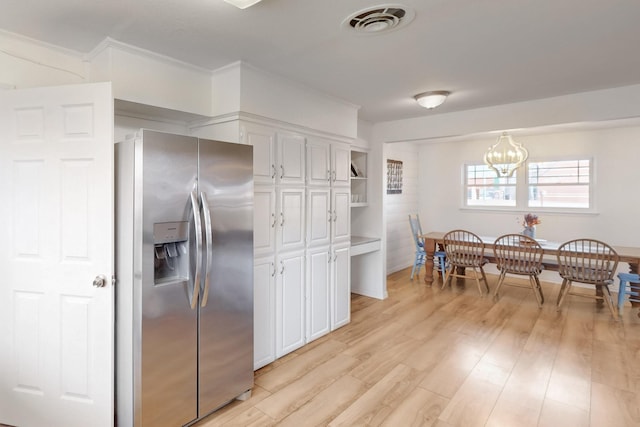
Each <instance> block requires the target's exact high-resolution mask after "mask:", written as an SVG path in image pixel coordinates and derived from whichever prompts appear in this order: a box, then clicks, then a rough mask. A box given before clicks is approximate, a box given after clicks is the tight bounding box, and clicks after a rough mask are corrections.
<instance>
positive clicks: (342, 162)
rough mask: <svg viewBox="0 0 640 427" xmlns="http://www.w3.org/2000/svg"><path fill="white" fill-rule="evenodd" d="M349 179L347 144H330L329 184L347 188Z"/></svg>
mask: <svg viewBox="0 0 640 427" xmlns="http://www.w3.org/2000/svg"><path fill="white" fill-rule="evenodd" d="M350 178H351V149H350V147H349V144H344V143H339V142H335V143H332V144H331V183H332V184H333V185H345V186H348V185H349V182H350Z"/></svg>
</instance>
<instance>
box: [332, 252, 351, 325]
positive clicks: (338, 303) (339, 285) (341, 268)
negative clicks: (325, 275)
mask: <svg viewBox="0 0 640 427" xmlns="http://www.w3.org/2000/svg"><path fill="white" fill-rule="evenodd" d="M331 261H332V263H331V270H332V271H331V279H332V283H331V286H332V294H333V302H332V306H331V308H332V319H331V330H334V329H336V328H339V327H340V326H344V325H346V324H347V323H349V322H350V321H351V247H350V244H347V243H345V244H342V245H338V246H334V248H333V258H332V260H331Z"/></svg>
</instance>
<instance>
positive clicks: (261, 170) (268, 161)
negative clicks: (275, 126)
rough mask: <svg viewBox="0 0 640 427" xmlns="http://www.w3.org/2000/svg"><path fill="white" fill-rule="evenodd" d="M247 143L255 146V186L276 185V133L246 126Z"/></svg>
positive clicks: (254, 126)
mask: <svg viewBox="0 0 640 427" xmlns="http://www.w3.org/2000/svg"><path fill="white" fill-rule="evenodd" d="M243 129H244V132H245V134H246V135H245V136H246V138H245V140H246V143H247V144H249V145H252V146H253V180H254V183H255V184H275V182H276V172H277V171H276V161H275V152H276V146H275V140H276V133H275V131H273V130H270V129H268V128H263V127H261V126H256V125H245V126H244V128H243Z"/></svg>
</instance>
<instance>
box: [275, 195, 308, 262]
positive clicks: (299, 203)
mask: <svg viewBox="0 0 640 427" xmlns="http://www.w3.org/2000/svg"><path fill="white" fill-rule="evenodd" d="M277 192H278V202H279V207H278V209H279V214H278V215H277V218H276V221H277V222H278V227H279V230H278V232H277V233H278V251H287V250H291V249H298V248H304V243H305V215H304V204H305V198H304V196H305V189H304V188H280V189H278V190H277Z"/></svg>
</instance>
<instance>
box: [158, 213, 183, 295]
mask: <svg viewBox="0 0 640 427" xmlns="http://www.w3.org/2000/svg"><path fill="white" fill-rule="evenodd" d="M188 243H189V223H188V222H186V221H178V222H160V223H155V224H153V250H154V269H153V280H154V284H156V285H165V284H169V283H174V282H182V281H186V280H188V279H189V253H188V252H189V245H188Z"/></svg>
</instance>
